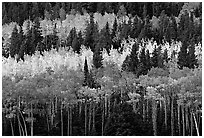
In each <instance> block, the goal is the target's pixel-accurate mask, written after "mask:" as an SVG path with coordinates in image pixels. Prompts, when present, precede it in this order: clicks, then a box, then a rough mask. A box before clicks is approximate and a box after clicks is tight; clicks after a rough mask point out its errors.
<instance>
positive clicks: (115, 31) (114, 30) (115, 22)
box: [111, 18, 118, 39]
mask: <svg viewBox="0 0 204 138" xmlns="http://www.w3.org/2000/svg"><path fill="white" fill-rule="evenodd" d="M117 28H118V23H117V19H116V18H115V20H114V23H113V29H112V34H111V37H112V39H113V38H114V37H115V36H116V33H117Z"/></svg>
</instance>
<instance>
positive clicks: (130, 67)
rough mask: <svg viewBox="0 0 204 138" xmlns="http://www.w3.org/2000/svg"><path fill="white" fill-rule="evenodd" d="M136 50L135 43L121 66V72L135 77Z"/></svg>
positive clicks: (136, 44) (136, 70) (136, 68)
mask: <svg viewBox="0 0 204 138" xmlns="http://www.w3.org/2000/svg"><path fill="white" fill-rule="evenodd" d="M138 50H139V45H138V43H137V42H136V43H135V44H134V45H133V47H132V51H131V54H130V55H129V56H127V57H126V59H125V61H124V62H123V65H122V70H124V71H129V72H133V73H134V74H136V75H137V76H138V65H139V59H138Z"/></svg>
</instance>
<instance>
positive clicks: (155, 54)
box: [151, 46, 158, 68]
mask: <svg viewBox="0 0 204 138" xmlns="http://www.w3.org/2000/svg"><path fill="white" fill-rule="evenodd" d="M151 66H153V67H154V68H156V67H158V52H157V48H156V46H155V48H154V51H153V52H152V57H151Z"/></svg>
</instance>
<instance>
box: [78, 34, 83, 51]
mask: <svg viewBox="0 0 204 138" xmlns="http://www.w3.org/2000/svg"><path fill="white" fill-rule="evenodd" d="M78 42H79V45H80V47H81V45H83V37H82V32H81V31H79V33H78Z"/></svg>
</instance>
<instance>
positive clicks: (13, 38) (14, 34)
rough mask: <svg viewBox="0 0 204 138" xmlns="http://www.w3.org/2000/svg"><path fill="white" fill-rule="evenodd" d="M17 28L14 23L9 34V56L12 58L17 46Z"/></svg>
mask: <svg viewBox="0 0 204 138" xmlns="http://www.w3.org/2000/svg"><path fill="white" fill-rule="evenodd" d="M18 43H19V42H18V29H17V26H16V25H15V27H14V29H13V32H12V34H11V44H10V47H9V49H10V56H11V57H12V58H14V56H15V54H17V50H18V46H17V45H16V44H18Z"/></svg>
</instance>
